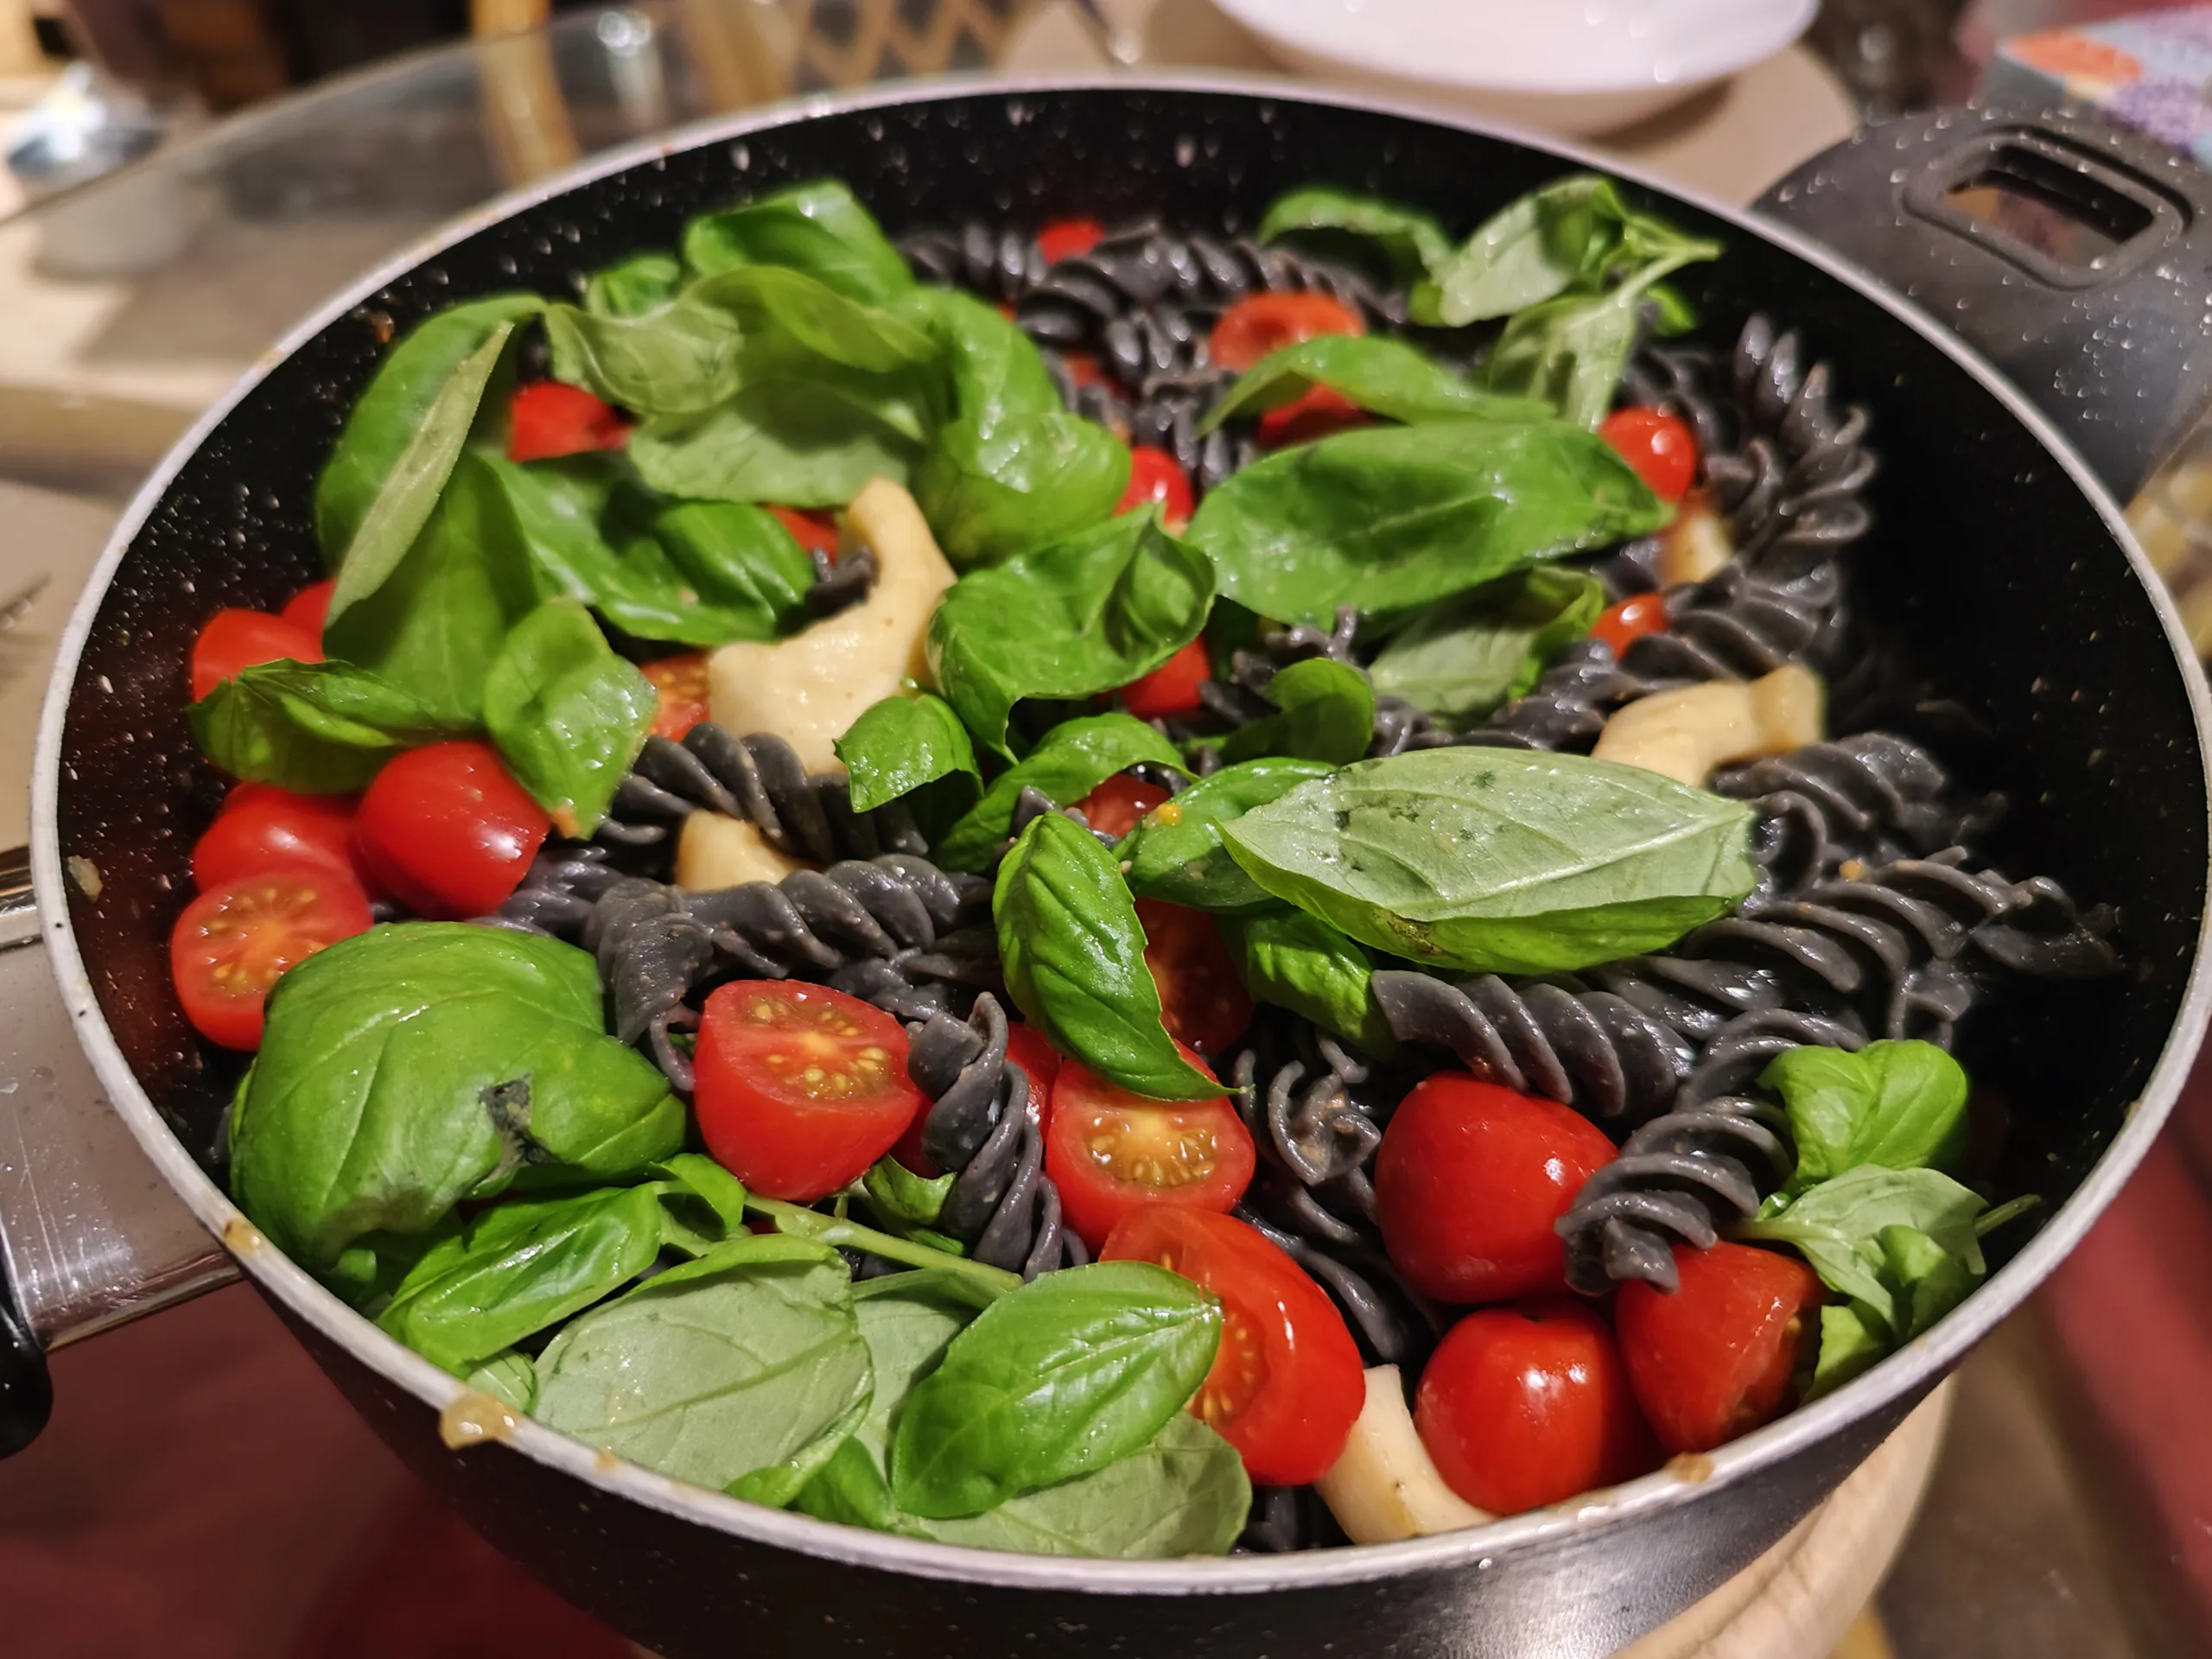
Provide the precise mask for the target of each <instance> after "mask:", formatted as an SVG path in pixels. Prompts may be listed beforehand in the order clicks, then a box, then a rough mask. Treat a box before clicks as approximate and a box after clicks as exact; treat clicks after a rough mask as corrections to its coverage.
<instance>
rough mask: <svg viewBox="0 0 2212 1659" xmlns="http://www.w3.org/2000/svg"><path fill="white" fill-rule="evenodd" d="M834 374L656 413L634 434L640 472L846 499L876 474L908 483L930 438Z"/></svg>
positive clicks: (633, 455) (729, 496) (729, 495)
mask: <svg viewBox="0 0 2212 1659" xmlns="http://www.w3.org/2000/svg"><path fill="white" fill-rule="evenodd" d="M897 410H898V399H897V398H891V399H888V400H887V401H883V402H871V401H869V400H868V398H867V397H865V396H864V395H855V393H853V392H851V391H848V390H847V389H846V388H845V387H843V386H842V385H837V384H834V383H832V382H829V381H827V380H815V379H806V378H797V377H794V378H789V379H772V380H762V381H759V382H756V383H754V384H753V385H747V387H745V389H744V390H743V391H740V392H738V393H737V394H736V395H735V396H734V397H731V398H730V399H729V400H728V402H726V403H723V404H718V405H717V406H715V408H713V409H710V410H706V411H705V412H703V413H700V414H691V415H669V416H661V415H656V416H652V417H650V418H649V419H647V420H646V421H645V423H644V424H643V425H641V426H639V428H638V429H637V430H636V431H635V432H633V433H632V434H631V435H630V447H629V454H630V459H631V461H632V463H633V464H634V465H635V466H636V467H637V469H638V475H639V477H640V478H642V479H643V480H645V482H646V483H647V484H648V485H650V486H652V487H653V488H654V489H657V490H659V491H661V492H662V493H664V494H667V495H677V496H690V497H699V498H705V499H721V500H728V501H773V502H776V503H778V504H779V505H785V506H794V507H842V506H843V505H845V504H846V503H847V502H849V501H850V500H851V499H853V498H854V497H855V495H857V494H859V493H860V489H861V486H862V485H863V484H865V483H867V482H868V480H870V479H871V478H888V479H891V480H893V481H894V482H897V483H900V484H903V483H905V482H906V480H907V479H908V478H909V476H910V475H911V474H912V468H913V465H914V462H915V461H916V459H917V458H918V456H919V455H920V454H921V451H922V445H921V443H920V441H919V440H918V438H917V437H915V436H913V435H910V434H909V433H907V432H906V431H903V430H901V429H900V428H899V425H897V424H894V420H895V419H896V418H897Z"/></svg>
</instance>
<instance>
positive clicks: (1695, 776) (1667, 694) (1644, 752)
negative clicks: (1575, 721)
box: [1591, 663, 1826, 784]
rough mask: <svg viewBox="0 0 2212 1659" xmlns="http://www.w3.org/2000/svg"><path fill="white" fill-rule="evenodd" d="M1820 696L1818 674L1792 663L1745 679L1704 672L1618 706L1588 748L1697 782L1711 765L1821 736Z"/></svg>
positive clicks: (1600, 757)
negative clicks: (1694, 681)
mask: <svg viewBox="0 0 2212 1659" xmlns="http://www.w3.org/2000/svg"><path fill="white" fill-rule="evenodd" d="M1825 702H1826V698H1825V696H1824V694H1823V693H1822V690H1821V682H1820V677H1819V676H1817V675H1815V673H1814V672H1813V671H1812V670H1810V669H1808V668H1805V667H1802V666H1801V665H1800V664H1796V663H1788V664H1783V666H1782V667H1780V668H1777V669H1776V670H1775V671H1773V672H1772V673H1771V674H1767V675H1763V676H1762V677H1759V678H1758V679H1756V680H1753V681H1751V682H1750V683H1748V684H1747V683H1745V682H1743V681H1740V680H1708V681H1707V682H1706V683H1704V684H1703V685H1685V686H1679V687H1676V688H1675V690H1671V691H1654V692H1653V693H1652V694H1651V695H1650V696H1647V697H1638V698H1637V700H1636V701H1635V702H1631V703H1629V704H1626V705H1625V706H1624V707H1623V708H1621V709H1618V710H1617V711H1615V713H1614V715H1613V716H1612V718H1611V719H1610V720H1608V721H1606V722H1605V730H1604V731H1603V732H1601V733H1599V734H1598V746H1597V747H1596V748H1594V749H1593V750H1592V751H1591V753H1592V758H1594V759H1596V760H1618V761H1620V762H1621V763H1622V764H1623V765H1624V766H1642V767H1643V769H1644V770H1645V771H1647V772H1661V773H1663V774H1664V775H1666V776H1667V777H1669V778H1672V779H1675V781H1677V782H1678V783H1684V784H1702V783H1704V782H1705V780H1706V779H1707V778H1709V777H1711V776H1712V775H1713V768H1714V767H1715V766H1727V765H1729V764H1730V763H1731V762H1732V761H1737V760H1751V759H1753V758H1754V757H1756V756H1758V755H1762V754H1780V753H1784V752H1785V751H1787V750H1789V749H1796V748H1802V747H1804V746H1805V745H1806V744H1808V743H1817V742H1819V741H1821V735H1822V733H1821V726H1822V721H1823V717H1824V704H1825Z"/></svg>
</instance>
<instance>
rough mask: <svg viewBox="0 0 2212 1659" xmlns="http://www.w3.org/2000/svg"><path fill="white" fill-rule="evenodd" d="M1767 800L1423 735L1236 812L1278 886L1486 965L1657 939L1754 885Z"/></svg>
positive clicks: (1383, 942)
mask: <svg viewBox="0 0 2212 1659" xmlns="http://www.w3.org/2000/svg"><path fill="white" fill-rule="evenodd" d="M1752 817H1754V811H1753V809H1752V808H1751V806H1750V805H1749V804H1747V803H1744V802H1738V801H1732V800H1729V799H1727V798H1725V797H1723V796H1719V795H1715V794H1713V793H1711V792H1710V791H1706V790H1702V789H1693V788H1691V787H1690V786H1689V785H1687V784H1678V783H1676V782H1675V780H1674V779H1671V778H1663V777H1662V776H1660V775H1659V774H1658V773H1657V772H1647V771H1645V770H1643V768H1642V767H1640V766H1620V765H1617V764H1615V763H1613V762H1611V761H1606V760H1591V759H1589V758H1587V757H1586V756H1583V755H1574V754H1543V753H1534V754H1532V753H1522V752H1520V751H1517V750H1510V749H1490V748H1442V749H1424V750H1417V751H1414V752H1411V753H1405V754H1396V755H1391V756H1389V757H1388V758H1387V759H1384V760H1363V761H1361V762H1359V763H1358V764H1357V765H1356V766H1347V767H1345V768H1344V770H1342V771H1341V772H1335V773H1333V774H1332V775H1331V776H1329V777H1327V778H1325V779H1319V781H1317V782H1314V783H1310V784H1305V785H1300V787H1298V788H1296V789H1294V790H1292V791H1290V792H1289V793H1288V794H1287V795H1285V796H1283V797H1282V798H1281V799H1279V800H1276V801H1274V802H1271V803H1270V804H1268V805H1266V806H1262V807H1255V809H1253V810H1251V811H1249V812H1247V813H1246V814H1244V816H1243V817H1240V818H1235V819H1232V820H1230V822H1229V823H1226V824H1224V826H1223V827H1222V836H1223V839H1224V842H1226V843H1227V845H1228V847H1229V849H1230V853H1231V854H1232V855H1234V856H1235V858H1236V861H1237V862H1238V863H1239V864H1241V865H1243V867H1244V869H1245V872H1246V873H1247V874H1249V875H1250V876H1251V878H1252V879H1253V880H1254V881H1255V882H1257V883H1258V884H1259V885H1260V886H1261V887H1264V888H1266V889H1267V891H1268V892H1269V893H1273V894H1274V896H1275V897H1276V898H1278V899H1284V900H1286V901H1287V902H1288V903H1290V904H1294V905H1296V906H1298V907H1299V908H1300V909H1301V910H1305V911H1308V912H1312V913H1313V914H1314V915H1316V916H1319V917H1320V918H1322V919H1323V920H1325V921H1327V922H1330V923H1332V924H1333V925H1335V926H1337V927H1338V928H1339V929H1341V930H1342V931H1344V932H1345V933H1348V934H1350V935H1351V937H1352V938H1355V939H1357V940H1359V941H1360V942H1361V943H1362V944H1368V945H1371V946H1373V947H1374V948H1375V949H1376V950H1383V951H1388V952H1389V953H1390V954H1391V955H1394V956H1400V957H1411V958H1412V959H1414V961H1416V962H1424V963H1439V964H1442V965H1446V966H1452V967H1459V968H1464V969H1471V970H1473V971H1475V972H1495V973H1527V974H1541V973H1553V972H1558V971H1560V970H1565V969H1576V968H1584V967H1587V966H1589V965H1590V964H1591V963H1599V962H1611V961H1612V960H1613V959H1614V958H1615V957H1626V956H1634V955H1636V954H1637V953H1638V952H1639V951H1645V950H1659V949H1662V948H1663V947H1664V946H1666V945H1669V944H1673V943H1674V942H1675V940H1676V939H1678V938H1681V936H1682V935H1683V934H1684V933H1686V932H1688V931H1689V930H1690V929H1691V928H1693V927H1695V926H1696V925H1699V924H1700V923H1701V922H1707V921H1710V920H1712V919H1713V918H1714V917H1716V916H1719V915H1720V914H1722V913H1723V912H1726V910H1728V909H1729V908H1730V907H1731V906H1733V905H1734V904H1735V903H1736V901H1737V900H1738V899H1741V898H1743V896H1744V895H1745V893H1749V892H1750V891H1751V882H1752V869H1751V858H1750V854H1749V840H1750V831H1751V820H1752Z"/></svg>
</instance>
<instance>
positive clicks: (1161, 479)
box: [1114, 443, 1195, 530]
mask: <svg viewBox="0 0 2212 1659" xmlns="http://www.w3.org/2000/svg"><path fill="white" fill-rule="evenodd" d="M1148 501H1157V502H1159V503H1160V523H1161V524H1164V525H1166V527H1167V528H1168V529H1169V530H1180V529H1182V528H1183V526H1184V525H1185V524H1189V523H1190V522H1191V512H1192V507H1193V506H1194V505H1195V502H1194V499H1193V498H1192V494H1191V480H1190V479H1189V477H1188V476H1187V475H1186V474H1185V473H1184V471H1183V469H1182V467H1180V466H1179V465H1178V464H1177V462H1176V460H1175V457H1174V456H1173V455H1171V454H1168V453H1167V452H1166V450H1165V449H1162V448H1160V447H1159V446H1158V445H1156V444H1150V443H1133V444H1131V445H1130V446H1129V487H1128V489H1126V490H1124V491H1122V504H1121V505H1119V506H1117V507H1116V508H1115V509H1114V511H1115V512H1128V511H1129V510H1130V509H1131V508H1132V507H1141V506H1143V505H1145V504H1146V503H1147V502H1148Z"/></svg>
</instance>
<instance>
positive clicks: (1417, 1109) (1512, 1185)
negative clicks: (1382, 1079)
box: [1375, 1071, 1613, 1302]
mask: <svg viewBox="0 0 2212 1659" xmlns="http://www.w3.org/2000/svg"><path fill="white" fill-rule="evenodd" d="M1612 1156H1613V1143H1612V1142H1611V1141H1608V1140H1607V1139H1606V1138H1605V1135H1604V1134H1603V1132H1601V1131H1600V1130H1599V1129H1598V1128H1595V1127H1594V1126H1593V1125H1592V1123H1591V1122H1590V1121H1589V1120H1588V1119H1587V1118H1585V1117H1582V1116H1580V1115H1579V1114H1577V1113H1575V1112H1573V1111H1570V1110H1569V1109H1567V1108H1566V1107H1564V1106H1562V1105H1560V1103H1558V1102H1557V1101H1551V1100H1540V1099H1537V1098H1536V1097H1535V1096H1532V1095H1518V1094H1516V1093H1514V1092H1513V1090H1510V1089H1502V1088H1500V1087H1499V1086H1498V1085H1497V1084H1494V1083H1482V1082H1478V1081H1477V1080H1476V1079H1475V1078H1473V1077H1469V1076H1468V1075H1467V1074H1466V1073H1465V1072H1464V1071H1439V1072H1437V1073H1435V1074H1434V1075H1433V1076H1431V1077H1424V1078H1422V1079H1421V1082H1420V1083H1418V1084H1415V1085H1414V1090H1413V1092H1412V1093H1411V1094H1409V1095H1408V1096H1406V1098H1405V1100H1404V1102H1403V1103H1401V1104H1400V1106H1399V1107H1398V1109H1397V1110H1396V1111H1395V1113H1393V1114H1392V1115H1391V1118H1390V1122H1389V1127H1388V1128H1385V1129H1384V1130H1383V1145H1382V1146H1381V1147H1380V1148H1379V1149H1378V1150H1377V1151H1376V1155H1375V1202H1376V1210H1377V1219H1378V1220H1380V1222H1381V1223H1382V1226H1383V1247H1384V1248H1385V1249H1388V1250H1389V1253H1390V1260H1391V1261H1392V1262H1395V1264H1396V1266H1397V1268H1398V1270H1399V1271H1400V1272H1401V1273H1402V1274H1404V1275H1405V1277H1406V1281H1407V1282H1408V1284H1410V1285H1411V1286H1412V1287H1414V1289H1415V1290H1417V1291H1419V1292H1420V1293H1421V1294H1422V1295H1424V1296H1433V1297H1435V1298H1436V1299H1437V1300H1439V1301H1444V1302H1497V1301H1504V1300H1507V1299H1509V1298H1510V1297H1516V1296H1535V1295H1546V1294H1556V1293H1559V1292H1562V1291H1564V1290H1565V1289H1566V1288H1567V1252H1566V1248H1565V1246H1564V1245H1563V1244H1562V1243H1560V1236H1559V1235H1558V1234H1557V1233H1555V1232H1554V1231H1553V1230H1552V1224H1553V1223H1554V1222H1555V1221H1557V1220H1558V1219H1559V1217H1560V1214H1561V1213H1562V1212H1564V1211H1565V1210H1566V1209H1567V1206H1568V1205H1570V1204H1572V1203H1573V1202H1574V1195H1575V1194H1576V1193H1577V1192H1580V1190H1581V1187H1582V1183H1583V1182H1584V1181H1586V1180H1587V1179H1589V1178H1590V1177H1591V1175H1592V1174H1593V1173H1596V1171H1597V1170H1598V1168H1599V1166H1601V1165H1603V1164H1605V1163H1609V1162H1611V1160H1612Z"/></svg>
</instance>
